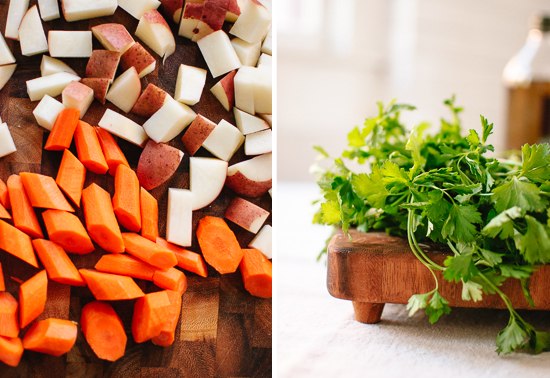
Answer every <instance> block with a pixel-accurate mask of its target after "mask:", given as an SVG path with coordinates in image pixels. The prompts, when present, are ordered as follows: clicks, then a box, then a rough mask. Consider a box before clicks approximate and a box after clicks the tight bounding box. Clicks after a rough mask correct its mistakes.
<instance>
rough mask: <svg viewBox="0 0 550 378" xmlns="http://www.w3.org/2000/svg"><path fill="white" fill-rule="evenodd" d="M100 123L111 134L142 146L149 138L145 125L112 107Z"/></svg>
mask: <svg viewBox="0 0 550 378" xmlns="http://www.w3.org/2000/svg"><path fill="white" fill-rule="evenodd" d="M98 125H99V126H100V127H102V128H104V129H105V130H107V131H109V132H110V133H111V134H114V135H116V136H118V137H120V138H122V139H125V140H127V141H128V142H130V143H133V144H135V145H138V146H140V147H143V145H144V144H145V142H146V141H147V139H148V137H147V134H146V133H145V130H143V127H141V126H140V125H138V124H137V123H135V122H134V121H132V120H131V119H128V118H126V117H124V116H123V115H122V114H119V113H117V112H114V111H112V110H111V109H107V110H106V111H105V114H103V117H102V118H101V120H100V121H99V123H98Z"/></svg>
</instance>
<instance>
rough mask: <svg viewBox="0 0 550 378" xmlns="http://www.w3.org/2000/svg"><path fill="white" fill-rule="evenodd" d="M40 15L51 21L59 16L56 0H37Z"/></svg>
mask: <svg viewBox="0 0 550 378" xmlns="http://www.w3.org/2000/svg"><path fill="white" fill-rule="evenodd" d="M38 8H40V16H41V17H42V19H43V20H44V21H51V20H55V19H56V18H59V6H58V5H57V0H38Z"/></svg>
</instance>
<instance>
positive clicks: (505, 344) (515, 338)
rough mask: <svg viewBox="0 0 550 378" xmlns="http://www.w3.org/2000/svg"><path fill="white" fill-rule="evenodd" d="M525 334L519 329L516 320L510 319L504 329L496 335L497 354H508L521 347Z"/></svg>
mask: <svg viewBox="0 0 550 378" xmlns="http://www.w3.org/2000/svg"><path fill="white" fill-rule="evenodd" d="M526 337H527V332H525V330H524V329H523V328H522V327H520V325H519V324H518V322H517V320H516V319H515V318H512V319H511V321H510V323H509V324H508V326H507V327H506V328H504V329H503V330H502V331H500V332H499V333H498V336H497V341H496V346H497V347H498V348H497V353H498V354H500V353H504V354H508V353H510V352H511V351H513V350H514V349H516V348H518V347H521V346H523V344H525V339H526Z"/></svg>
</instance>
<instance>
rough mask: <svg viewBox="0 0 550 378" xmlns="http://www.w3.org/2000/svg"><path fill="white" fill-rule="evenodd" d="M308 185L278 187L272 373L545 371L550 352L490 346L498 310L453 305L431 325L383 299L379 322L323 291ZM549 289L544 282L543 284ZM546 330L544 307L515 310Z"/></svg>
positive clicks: (501, 319)
mask: <svg viewBox="0 0 550 378" xmlns="http://www.w3.org/2000/svg"><path fill="white" fill-rule="evenodd" d="M318 197H319V196H318V189H317V187H316V186H315V184H304V183H287V182H279V183H278V186H277V207H276V211H277V214H278V215H277V227H278V232H277V244H276V248H277V256H276V259H277V262H276V264H277V265H276V273H277V293H276V294H277V299H276V301H277V304H276V311H277V318H276V327H277V329H276V332H277V336H276V338H275V342H276V348H277V352H276V358H277V361H276V364H277V367H276V371H277V376H278V377H285V378H286V377H300V378H303V377H315V378H323V377H331V378H335V377H384V378H390V377H400V378H402V377H420V376H422V377H438V378H441V377H451V378H452V377H457V378H458V377H460V378H464V377H487V378H489V377H491V378H492V377H498V378H504V377H514V378H516V377H521V378H528V377H550V352H546V353H542V354H540V355H533V354H531V353H528V352H525V351H522V352H516V353H511V354H509V355H500V356H499V355H497V354H496V353H495V349H496V348H495V339H496V336H497V334H498V332H499V331H500V330H501V329H503V328H504V327H505V326H506V324H507V322H508V312H507V311H503V310H485V309H477V310H475V309H459V308H455V309H453V310H452V311H451V314H450V315H443V316H442V318H441V319H440V320H439V321H438V322H437V323H436V324H434V325H431V324H430V323H429V322H428V317H427V316H426V315H425V314H424V313H423V312H422V311H419V312H418V313H417V314H415V315H414V316H413V317H412V318H409V317H408V312H407V311H406V309H405V306H404V305H391V304H389V305H386V308H385V310H384V313H383V314H382V321H381V322H380V323H378V324H374V325H367V324H361V323H359V322H357V321H356V320H355V316H354V314H353V307H352V304H351V302H348V301H345V300H341V299H336V298H333V297H331V296H330V294H329V293H328V291H327V288H326V267H325V264H324V263H317V262H316V261H315V258H316V256H317V254H318V252H319V251H320V250H321V249H322V247H323V245H324V240H325V239H326V238H327V237H328V236H329V234H330V229H329V228H326V227H322V226H318V225H312V224H311V218H312V215H313V213H314V207H313V206H311V205H310V203H311V201H312V200H314V199H317V198H318ZM549 290H550V288H549ZM520 314H522V316H523V317H524V319H525V320H526V321H528V322H530V323H531V324H532V325H533V326H535V328H537V329H538V330H543V331H550V313H549V312H544V311H527V312H520Z"/></svg>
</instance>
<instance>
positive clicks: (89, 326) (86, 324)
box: [80, 301, 128, 361]
mask: <svg viewBox="0 0 550 378" xmlns="http://www.w3.org/2000/svg"><path fill="white" fill-rule="evenodd" d="M80 326H81V327H82V332H83V333H84V337H85V338H86V341H87V342H88V344H89V345H90V347H91V348H92V350H93V351H94V353H95V354H96V355H97V357H98V358H100V359H102V360H107V361H116V360H118V359H119V358H120V357H122V356H123V355H124V350H125V349H126V341H127V340H128V338H127V337H126V333H125V332H124V326H123V325H122V321H121V320H120V318H119V317H118V315H117V313H116V312H115V310H114V309H113V307H111V305H110V304H108V303H105V302H100V301H93V302H90V303H88V304H87V305H86V306H84V307H83V308H82V315H81V317H80Z"/></svg>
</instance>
